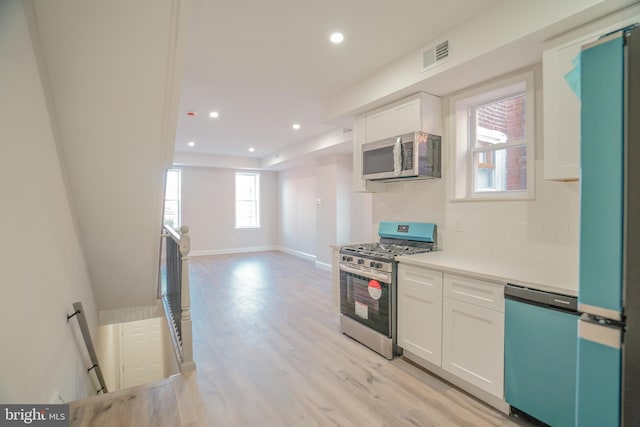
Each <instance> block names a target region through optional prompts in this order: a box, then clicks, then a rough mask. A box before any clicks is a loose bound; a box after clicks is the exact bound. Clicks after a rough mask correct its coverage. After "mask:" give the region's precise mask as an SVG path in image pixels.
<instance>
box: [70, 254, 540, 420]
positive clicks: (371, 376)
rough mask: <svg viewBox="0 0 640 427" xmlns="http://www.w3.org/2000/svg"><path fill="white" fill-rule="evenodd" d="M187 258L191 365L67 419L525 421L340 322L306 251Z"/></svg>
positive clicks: (325, 280)
mask: <svg viewBox="0 0 640 427" xmlns="http://www.w3.org/2000/svg"><path fill="white" fill-rule="evenodd" d="M190 264H191V266H190V269H189V271H190V274H191V287H192V291H191V298H192V310H191V311H192V316H193V337H194V358H195V360H196V364H197V368H196V371H195V372H193V373H191V374H189V375H187V376H177V377H172V378H169V379H166V380H163V381H161V382H159V383H154V384H148V385H145V386H140V387H136V388H133V389H129V390H123V391H120V392H116V393H112V394H108V395H106V396H99V397H96V398H92V399H87V400H84V401H79V402H75V403H72V404H71V418H72V423H71V425H72V426H136V427H138V426H154V427H156V426H158V427H162V426H168V427H174V426H225V427H226V426H265V427H268V426H367V427H369V426H443V427H444V426H446V427H455V426H516V425H528V424H526V423H525V422H523V421H518V420H515V419H513V418H510V417H506V416H504V415H503V414H501V413H499V412H497V411H495V410H493V409H492V408H489V407H487V406H485V405H484V404H482V403H480V402H478V401H477V400H475V399H474V398H472V397H470V396H468V395H467V394H465V393H464V392H461V391H460V390H458V389H456V388H455V387H453V386H450V385H448V384H446V383H444V382H442V381H440V380H438V379H437V378H434V377H432V376H431V375H429V374H428V373H426V372H425V371H423V370H421V369H419V368H417V367H416V366H414V365H412V364H410V363H409V362H407V361H405V360H404V359H402V358H395V359H394V360H392V361H388V360H386V359H385V358H383V357H381V356H379V355H377V354H376V353H374V352H372V351H371V350H369V349H367V348H365V347H363V346H362V345H360V344H359V343H357V342H355V341H353V340H352V339H350V338H348V337H346V336H344V335H342V334H340V333H339V332H338V315H337V313H336V312H334V309H333V308H332V306H331V278H330V273H329V272H328V271H324V270H321V269H318V268H315V266H314V264H313V263H312V262H310V261H306V260H302V259H300V258H297V257H293V256H291V255H287V254H284V253H281V252H260V253H249V254H235V255H219V256H208V257H196V258H191V260H190Z"/></svg>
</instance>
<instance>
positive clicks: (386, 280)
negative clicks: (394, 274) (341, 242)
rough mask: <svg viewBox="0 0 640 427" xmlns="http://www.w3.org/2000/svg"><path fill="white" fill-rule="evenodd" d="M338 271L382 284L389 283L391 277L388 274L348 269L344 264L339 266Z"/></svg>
mask: <svg viewBox="0 0 640 427" xmlns="http://www.w3.org/2000/svg"><path fill="white" fill-rule="evenodd" d="M340 270H342V271H346V272H347V273H353V274H356V275H358V276H363V277H366V278H368V279H375V280H379V281H381V282H384V283H391V275H390V274H384V273H378V272H375V271H363V270H358V269H357V268H353V267H349V266H348V265H344V264H340Z"/></svg>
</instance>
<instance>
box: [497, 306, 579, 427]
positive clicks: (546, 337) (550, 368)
mask: <svg viewBox="0 0 640 427" xmlns="http://www.w3.org/2000/svg"><path fill="white" fill-rule="evenodd" d="M505 304H506V306H505V399H506V401H507V403H509V404H510V405H511V406H514V407H516V408H517V409H519V410H521V411H523V412H526V413H527V414H529V415H531V416H533V417H535V418H537V419H539V420H540V421H543V422H545V423H547V424H549V425H551V426H554V427H564V426H567V427H573V426H574V425H575V398H576V361H577V342H576V337H577V336H578V316H577V315H576V314H569V313H565V312H561V311H557V310H553V309H549V308H543V307H540V306H536V305H532V304H527V303H523V302H519V301H514V300H509V299H507V300H506V301H505Z"/></svg>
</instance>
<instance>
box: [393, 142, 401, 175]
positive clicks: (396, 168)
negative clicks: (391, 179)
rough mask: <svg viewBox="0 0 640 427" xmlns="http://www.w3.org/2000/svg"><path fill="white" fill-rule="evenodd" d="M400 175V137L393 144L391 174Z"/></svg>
mask: <svg viewBox="0 0 640 427" xmlns="http://www.w3.org/2000/svg"><path fill="white" fill-rule="evenodd" d="M401 173H402V137H397V138H396V142H395V143H394V144H393V174H394V175H395V176H400V174H401Z"/></svg>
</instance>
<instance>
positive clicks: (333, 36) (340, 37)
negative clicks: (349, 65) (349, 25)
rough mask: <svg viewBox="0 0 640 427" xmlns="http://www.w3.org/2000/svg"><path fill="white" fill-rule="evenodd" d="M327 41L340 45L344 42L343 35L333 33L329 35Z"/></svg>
mask: <svg viewBox="0 0 640 427" xmlns="http://www.w3.org/2000/svg"><path fill="white" fill-rule="evenodd" d="M329 40H331V43H335V44H340V43H342V41H343V40H344V35H343V34H342V33H338V32H335V33H333V34H331V36H330V37H329Z"/></svg>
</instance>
